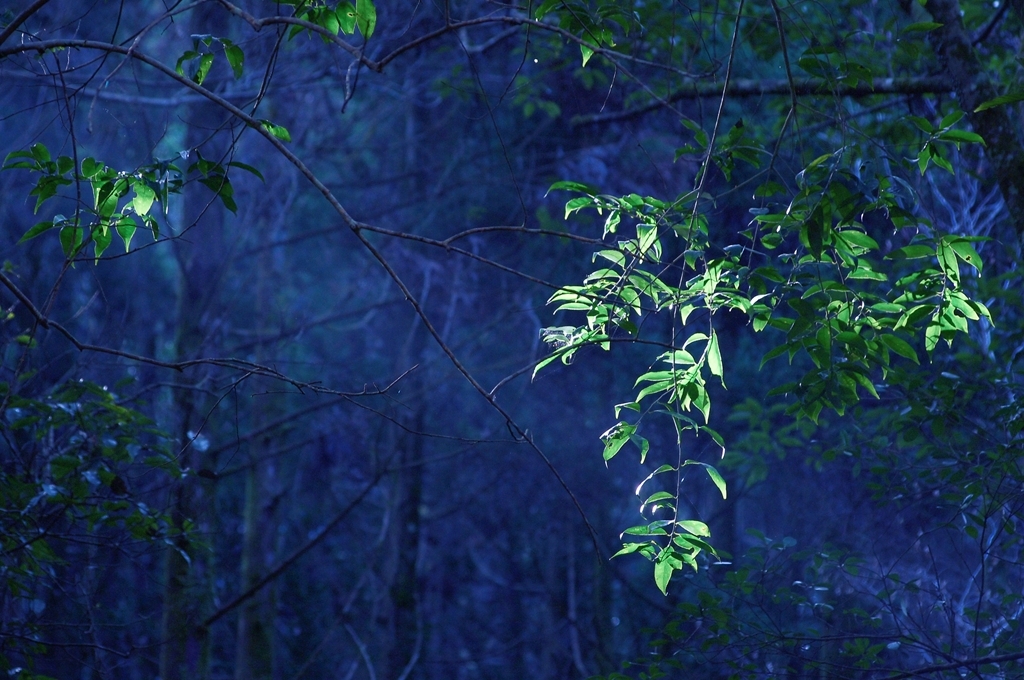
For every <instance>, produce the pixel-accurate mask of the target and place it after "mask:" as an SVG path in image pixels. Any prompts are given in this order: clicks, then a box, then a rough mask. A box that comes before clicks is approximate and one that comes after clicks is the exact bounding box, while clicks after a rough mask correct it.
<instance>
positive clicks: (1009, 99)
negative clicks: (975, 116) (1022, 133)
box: [974, 90, 1024, 113]
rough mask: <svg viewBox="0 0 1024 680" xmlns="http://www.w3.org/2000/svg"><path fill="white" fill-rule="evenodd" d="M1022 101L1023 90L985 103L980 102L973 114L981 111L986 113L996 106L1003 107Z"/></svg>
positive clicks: (1023, 98)
mask: <svg viewBox="0 0 1024 680" xmlns="http://www.w3.org/2000/svg"><path fill="white" fill-rule="evenodd" d="M1020 101H1024V90H1021V91H1020V92H1011V93H1010V94H1004V95H1003V96H1001V97H996V98H995V99H989V100H988V101H987V102H982V103H981V104H980V105H979V106H978V108H976V109H974V112H975V113H979V112H981V111H987V110H988V109H994V108H995V107H997V106H1004V105H1006V104H1016V103H1017V102H1020Z"/></svg>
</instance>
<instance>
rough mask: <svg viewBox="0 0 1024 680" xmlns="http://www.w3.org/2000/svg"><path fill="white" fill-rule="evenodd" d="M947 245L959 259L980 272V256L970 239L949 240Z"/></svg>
mask: <svg viewBox="0 0 1024 680" xmlns="http://www.w3.org/2000/svg"><path fill="white" fill-rule="evenodd" d="M949 247H950V248H952V249H953V251H954V252H955V253H956V254H957V255H958V256H959V257H960V259H961V260H963V261H964V262H966V263H967V264H969V265H971V266H972V267H974V268H975V269H977V270H978V273H979V274H980V273H981V268H982V266H983V265H982V261H981V256H979V255H978V251H977V250H975V249H974V246H973V245H972V244H971V242H970V241H967V240H965V239H956V240H954V241H951V242H950V244H949Z"/></svg>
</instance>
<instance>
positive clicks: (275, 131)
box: [260, 120, 292, 142]
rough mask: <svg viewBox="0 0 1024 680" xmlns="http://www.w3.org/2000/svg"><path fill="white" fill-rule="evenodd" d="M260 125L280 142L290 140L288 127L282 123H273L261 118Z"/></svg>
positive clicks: (290, 135)
mask: <svg viewBox="0 0 1024 680" xmlns="http://www.w3.org/2000/svg"><path fill="white" fill-rule="evenodd" d="M260 125H262V126H263V129H264V130H266V131H267V132H269V133H270V134H272V135H273V136H274V137H276V138H278V139H280V140H281V141H282V142H290V141H292V134H291V133H290V132H288V129H287V128H286V127H284V126H283V125H274V124H273V123H271V122H270V121H269V120H261V121H260Z"/></svg>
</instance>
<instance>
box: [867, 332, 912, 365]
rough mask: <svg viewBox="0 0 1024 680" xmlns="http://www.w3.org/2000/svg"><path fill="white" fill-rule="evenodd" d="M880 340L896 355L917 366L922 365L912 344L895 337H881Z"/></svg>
mask: <svg viewBox="0 0 1024 680" xmlns="http://www.w3.org/2000/svg"><path fill="white" fill-rule="evenodd" d="M878 339H879V341H881V343H882V344H883V345H885V346H886V347H888V348H889V349H891V350H892V351H893V352H895V353H896V354H899V355H900V356H901V357H904V358H906V359H910V360H911V361H913V362H914V363H915V364H920V363H921V362H920V361H918V358H917V352H915V351H914V348H913V347H911V346H910V343H908V342H906V341H905V340H902V339H901V338H898V337H896V336H895V335H880V336H879V337H878Z"/></svg>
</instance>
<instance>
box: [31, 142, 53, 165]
mask: <svg viewBox="0 0 1024 680" xmlns="http://www.w3.org/2000/svg"><path fill="white" fill-rule="evenodd" d="M29 151H30V152H31V153H32V157H33V158H35V159H36V160H37V161H38V162H39V163H48V162H49V161H50V150H49V149H47V148H46V145H45V144H40V143H38V142H37V143H35V144H33V145H32V147H31V148H30V149H29Z"/></svg>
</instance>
